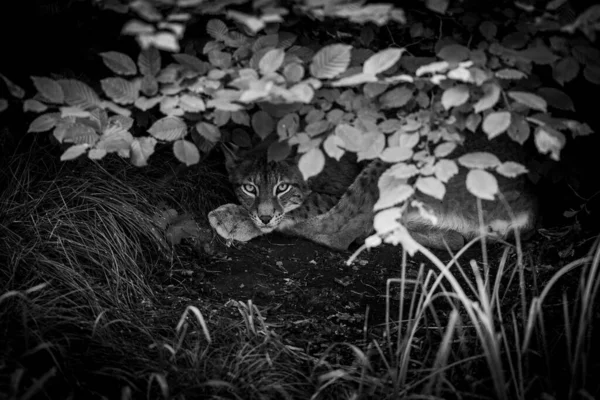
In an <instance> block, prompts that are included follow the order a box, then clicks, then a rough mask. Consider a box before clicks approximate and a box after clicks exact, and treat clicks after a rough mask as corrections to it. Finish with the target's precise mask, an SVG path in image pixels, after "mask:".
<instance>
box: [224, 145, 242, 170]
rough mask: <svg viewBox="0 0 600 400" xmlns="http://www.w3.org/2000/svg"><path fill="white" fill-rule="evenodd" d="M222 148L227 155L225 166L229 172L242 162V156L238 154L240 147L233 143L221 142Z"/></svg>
mask: <svg viewBox="0 0 600 400" xmlns="http://www.w3.org/2000/svg"><path fill="white" fill-rule="evenodd" d="M221 149H222V150H223V155H224V156H225V168H227V172H231V170H233V169H234V168H235V167H236V166H237V164H238V163H239V162H240V157H239V156H238V154H237V153H238V150H239V147H238V146H236V145H235V144H233V143H227V144H225V143H221Z"/></svg>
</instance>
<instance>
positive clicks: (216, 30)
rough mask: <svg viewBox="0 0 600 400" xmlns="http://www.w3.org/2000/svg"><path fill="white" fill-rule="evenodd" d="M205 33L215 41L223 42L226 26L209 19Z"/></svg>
mask: <svg viewBox="0 0 600 400" xmlns="http://www.w3.org/2000/svg"><path fill="white" fill-rule="evenodd" d="M206 33H208V34H209V35H210V36H211V37H213V38H214V39H216V40H219V41H224V40H225V39H227V33H228V29H227V25H225V23H224V22H223V21H221V20H220V19H211V20H210V21H208V23H207V24H206Z"/></svg>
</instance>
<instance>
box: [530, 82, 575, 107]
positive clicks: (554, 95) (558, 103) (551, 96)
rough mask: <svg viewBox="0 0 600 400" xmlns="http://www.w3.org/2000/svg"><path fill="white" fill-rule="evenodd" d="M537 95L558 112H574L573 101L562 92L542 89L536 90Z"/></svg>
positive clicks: (548, 88)
mask: <svg viewBox="0 0 600 400" xmlns="http://www.w3.org/2000/svg"><path fill="white" fill-rule="evenodd" d="M538 94H539V95H540V96H542V97H543V98H544V99H545V100H546V101H547V102H548V105H550V106H551V107H554V108H557V109H559V110H566V111H575V105H574V104H573V100H571V98H570V97H569V95H568V94H566V93H565V92H563V91H562V90H558V89H555V88H550V87H542V88H539V89H538Z"/></svg>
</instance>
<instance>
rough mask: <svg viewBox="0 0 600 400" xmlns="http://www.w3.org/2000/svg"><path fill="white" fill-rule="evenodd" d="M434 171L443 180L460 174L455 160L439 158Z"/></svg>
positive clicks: (446, 180)
mask: <svg viewBox="0 0 600 400" xmlns="http://www.w3.org/2000/svg"><path fill="white" fill-rule="evenodd" d="M433 171H434V174H435V177H436V178H438V179H439V180H440V181H441V182H448V181H449V180H450V179H451V178H452V177H453V176H454V175H456V174H458V165H456V162H454V160H439V161H438V162H437V163H436V164H435V166H434V168H433Z"/></svg>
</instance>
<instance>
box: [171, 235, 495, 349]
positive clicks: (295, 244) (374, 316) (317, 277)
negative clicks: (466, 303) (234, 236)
mask: <svg viewBox="0 0 600 400" xmlns="http://www.w3.org/2000/svg"><path fill="white" fill-rule="evenodd" d="M217 240H218V239H217ZM474 247H477V246H474ZM500 247H501V246H496V253H498V251H500V250H501V249H500ZM494 251H495V250H494V247H492V248H491V251H490V255H492V254H493V253H494ZM351 254H352V252H351V251H348V252H338V251H333V250H330V249H328V248H326V247H323V246H321V245H318V244H315V243H312V242H310V241H307V240H305V239H301V238H296V237H289V236H283V235H281V234H277V233H273V234H270V235H266V236H262V237H259V238H256V239H253V240H251V241H250V242H247V243H240V242H236V244H234V245H232V246H230V247H226V246H224V245H219V246H218V249H217V251H215V252H214V254H212V255H211V256H209V257H208V258H206V259H205V260H203V261H202V262H201V261H200V260H199V261H198V262H197V263H194V265H190V266H186V267H185V268H183V269H182V270H181V271H176V270H173V271H171V274H170V277H171V279H174V280H175V281H177V284H173V280H171V283H172V284H171V285H169V286H170V288H171V290H170V291H169V293H170V295H171V296H176V297H179V299H180V302H179V303H180V305H181V306H182V307H185V305H186V304H189V300H195V299H198V300H200V301H202V299H204V300H207V299H210V300H220V302H221V304H224V305H227V304H228V301H229V300H235V301H239V302H242V303H247V302H248V300H252V303H253V304H254V305H256V306H257V307H258V309H259V310H260V312H261V315H262V316H263V317H265V318H266V321H267V323H269V325H270V327H271V328H272V330H273V331H275V332H276V333H277V334H279V335H282V336H284V338H285V339H286V340H288V341H289V343H293V345H295V346H300V347H303V348H304V349H307V350H310V349H313V351H311V353H313V354H318V353H320V351H319V350H318V349H319V348H323V349H324V348H325V347H327V346H329V345H331V343H332V342H350V343H361V342H362V343H364V340H366V339H368V336H369V335H370V334H374V333H375V331H379V333H380V332H381V328H382V326H383V325H382V323H383V322H384V321H385V309H386V281H387V280H388V279H389V278H395V277H400V276H401V265H402V250H401V247H400V246H398V247H394V246H390V245H385V246H381V247H379V248H375V249H371V250H368V251H364V252H362V253H361V254H360V255H359V256H358V258H357V259H356V260H355V261H354V263H353V264H352V265H350V266H348V265H346V261H347V260H348V258H349V256H350V255H351ZM435 254H436V255H437V256H438V257H439V258H440V260H441V261H442V262H448V261H449V260H450V258H449V256H448V255H447V254H445V252H443V251H439V252H435ZM471 258H480V250H477V249H471V250H469V252H467V254H465V255H463V257H462V258H461V259H462V260H463V261H466V260H470V259H471ZM496 259H497V258H496ZM421 263H424V265H425V270H424V271H425V272H426V271H427V269H428V268H435V267H432V266H431V262H430V261H429V260H427V259H426V258H425V257H424V256H422V255H421V254H416V255H415V256H414V257H407V268H406V278H407V279H410V278H416V277H417V274H418V271H419V265H420V264H421ZM468 269H470V268H468ZM398 289H399V285H397V284H396V285H394V284H391V285H390V292H391V294H392V296H391V298H392V299H394V298H395V299H398V295H399V293H398V291H399V290H398ZM405 296H406V297H407V298H408V297H410V296H411V293H406V294H405ZM186 301H187V302H186ZM211 303H212V301H211ZM392 304H393V303H392ZM396 304H397V302H396ZM225 309H227V307H224V309H223V310H219V311H215V310H213V312H219V313H220V312H223V311H224V310H225ZM231 310H232V309H231V308H229V311H225V312H231ZM395 310H397V307H394V306H392V307H390V312H391V317H392V318H397V312H396V313H394V311H395ZM233 311H234V312H233V313H232V314H231V315H232V317H233V318H235V316H236V315H237V318H239V314H238V313H237V310H233ZM394 314H396V315H394ZM365 322H367V324H365ZM367 327H368V329H366V328H367ZM377 336H378V335H377ZM315 346H316V348H315ZM315 350H316V351H315Z"/></svg>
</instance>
